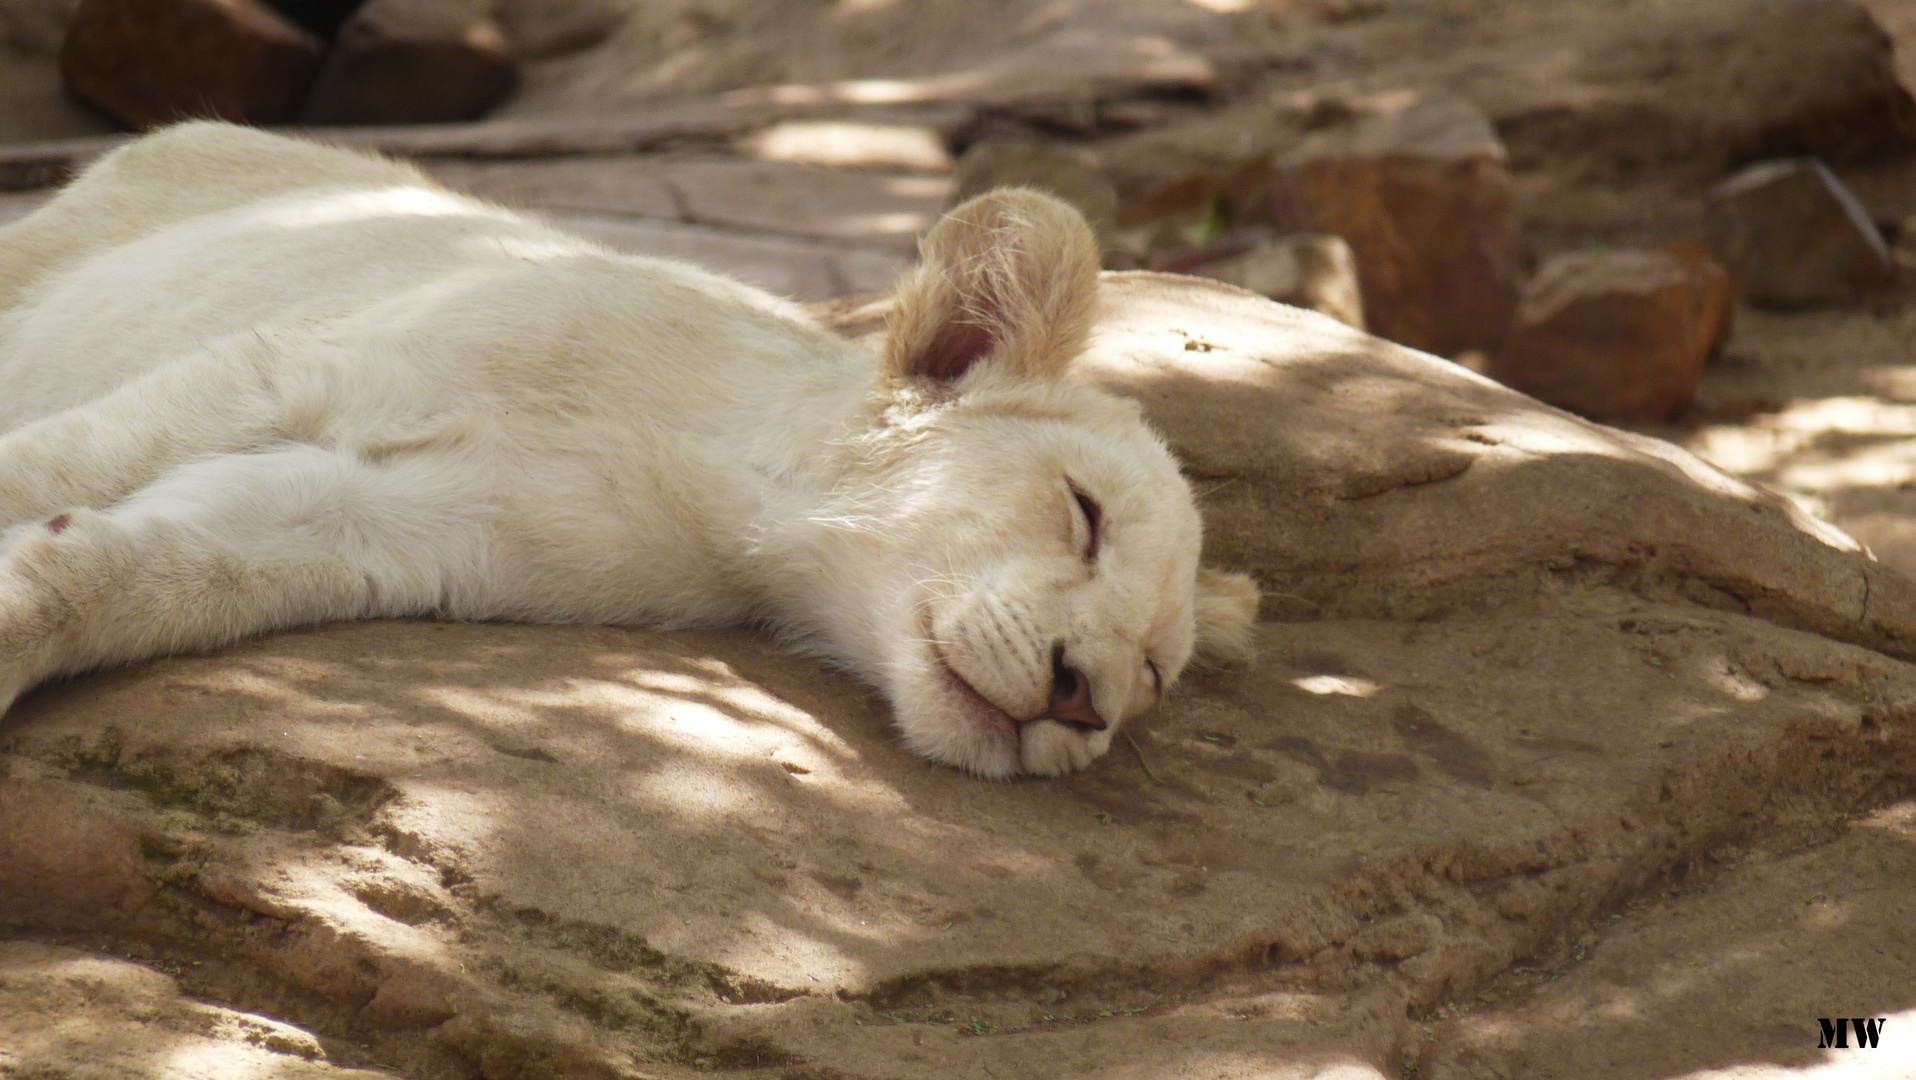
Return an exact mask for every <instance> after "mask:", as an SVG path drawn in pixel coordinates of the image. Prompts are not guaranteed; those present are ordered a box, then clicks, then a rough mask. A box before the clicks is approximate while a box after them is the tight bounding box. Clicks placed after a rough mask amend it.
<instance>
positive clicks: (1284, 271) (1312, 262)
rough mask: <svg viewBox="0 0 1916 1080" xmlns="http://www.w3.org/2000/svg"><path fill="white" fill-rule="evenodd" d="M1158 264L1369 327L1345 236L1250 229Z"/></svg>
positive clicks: (1157, 267) (1164, 258)
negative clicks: (1277, 234)
mask: <svg viewBox="0 0 1916 1080" xmlns="http://www.w3.org/2000/svg"><path fill="white" fill-rule="evenodd" d="M1152 269H1154V270H1166V271H1170V272H1172V273H1179V274H1193V275H1195V276H1197V277H1202V278H1209V279H1210V280H1212V281H1222V282H1224V283H1225V284H1226V285H1235V286H1237V287H1238V288H1240V289H1247V290H1249V291H1251V292H1254V293H1257V294H1258V295H1260V296H1268V297H1270V298H1271V299H1272V300H1276V301H1278V302H1279V303H1283V304H1290V305H1292V306H1293V307H1301V308H1308V309H1310V310H1311V311H1316V312H1320V313H1322V314H1325V315H1329V316H1330V317H1331V318H1333V319H1336V320H1337V321H1338V322H1341V323H1343V324H1344V325H1345V326H1351V327H1355V328H1357V329H1359V330H1362V329H1363V328H1364V301H1363V291H1362V289H1361V287H1360V286H1359V283H1358V280H1357V259H1356V257H1355V256H1354V255H1352V254H1351V248H1350V245H1349V244H1347V243H1345V242H1344V240H1343V238H1342V237H1338V236H1327V235H1325V234H1323V233H1292V234H1291V235H1289V236H1273V235H1271V234H1270V232H1269V231H1268V230H1262V229H1251V230H1245V231H1243V232H1240V233H1238V234H1236V235H1233V236H1228V237H1225V238H1224V239H1222V240H1220V241H1217V242H1215V243H1212V244H1208V245H1206V246H1204V247H1201V248H1195V249H1191V250H1187V251H1183V252H1174V253H1171V254H1169V255H1166V256H1162V257H1160V258H1158V259H1156V260H1154V261H1153V263H1152Z"/></svg>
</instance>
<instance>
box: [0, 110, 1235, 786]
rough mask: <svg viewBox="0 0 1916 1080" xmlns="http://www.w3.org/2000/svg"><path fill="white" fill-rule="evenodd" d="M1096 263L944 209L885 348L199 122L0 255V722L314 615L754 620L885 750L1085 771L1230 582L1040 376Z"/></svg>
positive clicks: (1068, 216)
mask: <svg viewBox="0 0 1916 1080" xmlns="http://www.w3.org/2000/svg"><path fill="white" fill-rule="evenodd" d="M1097 275H1098V268H1097V252H1096V250H1095V248H1094V246H1093V243H1092V240H1091V237H1090V234H1089V232H1088V231H1087V229H1086V228H1085V225H1084V223H1083V221H1082V220H1081V219H1080V218H1079V217H1078V216H1077V214H1076V213H1075V212H1073V211H1072V210H1070V209H1069V208H1067V207H1066V206H1065V205H1063V204H1062V203H1059V202H1057V201H1055V200H1053V199H1051V198H1049V197H1046V196H1043V195H1039V194H1036V193H1033V192H1029V191H1016V190H1012V191H1000V192H994V193H992V194H989V195H986V196H983V197H981V198H979V199H977V200H974V201H972V202H970V203H967V204H965V205H964V206H962V207H960V208H958V209H957V210H955V211H953V212H952V213H951V215H950V216H948V217H947V218H946V219H945V220H944V221H942V222H941V223H939V225H938V226H937V227H936V228H935V229H933V230H932V232H931V234H930V235H929V236H927V237H926V238H925V241H924V244H923V257H922V260H921V261H920V263H919V264H918V266H917V267H916V268H915V269H914V270H912V271H911V272H910V273H908V274H907V275H906V276H905V278H904V280H903V281H902V282H901V283H900V285H899V286H898V291H897V309H896V314H895V315H894V316H893V318H892V320H891V323H890V325H889V333H888V340H887V343H886V345H885V347H884V350H883V355H882V356H880V357H877V358H874V357H873V356H871V355H870V354H869V353H866V352H864V351H862V350H860V349H859V348H857V347H855V346H853V345H850V344H848V343H846V342H845V341H842V340H840V339H838V338H837V337H835V336H833V335H832V334H830V333H828V332H826V331H825V330H823V329H821V328H819V327H818V326H816V325H815V324H814V323H813V322H811V321H810V320H809V319H808V318H807V317H806V316H805V315H804V313H803V312H801V311H800V310H799V309H797V308H795V307H794V306H793V305H791V304H789V303H786V302H784V301H782V300H778V299H775V298H773V297H771V296H768V295H766V294H765V293H762V292H759V291H758V290H756V289H752V288H749V287H747V286H745V285H742V284H740V283H738V282H735V281H730V280H727V279H725V278H721V277H716V276H714V275H712V274H708V273H704V272H702V271H700V270H697V269H694V268H692V267H690V266H685V265H681V264H679V263H673V262H665V261H661V260H658V259H645V258H632V257H627V256H622V255H617V254H614V253H612V252H610V251H608V250H606V249H605V248H603V247H601V246H599V245H597V244H594V243H592V242H590V241H586V240H581V239H577V238H575V237H572V236H568V235H565V234H563V233H559V232H555V231H553V230H552V229H549V228H546V227H544V226H542V225H540V224H537V223H535V222H533V221H530V220H527V219H525V218H523V217H520V216H518V215H516V214H513V213H511V212H508V211H506V210H504V209H501V208H499V207H496V206H491V205H488V204H486V203H483V202H479V201H476V200H473V199H470V198H465V197H463V196H459V195H455V194H452V193H450V192H448V191H446V190H444V189H442V188H439V187H437V186H435V185H434V184H432V183H431V182H430V181H428V180H426V179H425V178H424V177H423V176H422V175H421V174H420V173H419V172H418V171H417V170H415V169H413V168H411V167H410V166H407V165H402V164H397V163H395V162H391V161H386V160H381V159H377V158H372V157H367V156H363V155H359V154H354V153H349V152H345V151H341V150H335V149H326V148H323V147H319V146H315V145H312V144H309V143H304V142H299V141H295V140H290V139H285V138H280V137H276V136H271V135H266V134H262V133H260V132H256V131H251V130H246V129H242V128H237V127H230V126H225V125H220V124H211V123H194V124H185V125H181V126H179V127H175V128H171V129H169V130H166V131H163V132H161V133H159V134H156V135H153V136H151V137H149V138H146V139H143V140H140V141H138V142H136V143H133V144H131V145H129V146H127V147H125V148H123V149H121V150H119V151H117V152H115V153H113V154H111V155H109V156H107V157H106V158H105V159H103V160H102V161H100V162H99V163H98V164H97V165H95V166H93V167H92V168H91V169H89V170H88V171H87V172H86V173H85V174H84V175H83V176H81V177H80V178H79V179H78V180H77V181H75V182H74V183H73V184H72V185H71V186H69V187H68V188H67V189H66V190H65V191H64V192H63V193H61V194H60V195H59V196H58V197H57V198H55V199H54V200H53V201H52V202H50V203H49V204H48V205H46V206H45V207H43V208H42V209H40V210H39V211H38V212H37V213H35V214H33V215H32V216H30V217H27V218H25V219H23V220H21V221H19V222H17V223H15V224H13V225H11V226H8V227H6V228H3V229H0V433H3V434H0V530H4V531H0V711H4V710H5V709H6V707H7V706H8V705H10V704H11V703H12V702H13V701H14V700H15V699H16V698H18V697H19V695H20V694H22V693H24V692H25V691H26V690H28V689H30V688H32V687H33V686H34V685H35V684H37V683H39V682H41V681H43V680H45V679H47V678H50V677H52V676H56V675H60V674H64V673H71V672H78V671H84V670H87V669H90V668H94V667H97V666H100V665H103V664H115V663H123V662H126V661H131V660H137V659H140V658H142V657H150V656H155V655H159V654H164V653H171V652H176V651H180V650H191V649H206V648H211V647H214V646H218V645H221V644H223V643H226V642H231V641H233V640H235V639H238V638H241V637H244V636H246V635H250V634H258V633H261V632H263V631H267V630H272V629H275V628H280V627H290V626H298V625H302V624H310V623H317V622H321V621H325V620H332V619H365V618H376V617H381V616H401V615H438V616H442V617H445V618H452V619H516V620H534V621H549V622H603V623H634V624H648V625H652V626H690V625H706V626H711V625H725V624H739V623H755V624H759V625H764V626H768V627H771V628H773V629H775V630H777V631H779V632H781V633H783V634H785V635H787V636H788V637H790V638H792V639H794V640H795V641H797V642H799V643H800V644H801V645H802V646H803V647H804V648H807V649H809V650H811V651H814V652H817V653H820V654H822V655H824V656H827V657H830V658H832V659H834V660H836V661H838V662H841V663H843V664H845V665H846V666H848V667H850V668H851V669H852V670H854V671H855V672H857V673H858V674H859V675H861V676H862V677H864V678H865V679H866V680H868V681H870V682H871V683H873V684H875V685H877V686H878V687H880V688H882V689H883V690H884V692H885V693H886V695H887V696H888V697H889V698H890V700H891V703H892V705H893V708H894V710H895V712H896V715H897V723H898V727H899V729H900V731H901V732H902V733H903V735H904V739H905V741H906V742H907V743H908V744H909V745H910V746H911V747H912V748H913V749H914V750H916V751H917V752H918V753H920V754H922V755H924V756H925V757H928V758H931V759H932V760H934V761H940V762H945V763H948V764H951V765H956V766H958V767H960V768H964V769H969V770H970V771H972V772H974V773H976V774H978V775H980V776H987V777H1004V776H1010V775H1013V774H1016V773H1018V772H1021V771H1022V772H1027V773H1035V774H1039V775H1047V776H1049V775H1057V774H1061V773H1065V772H1068V771H1070V770H1073V769H1079V768H1083V767H1084V766H1085V765H1086V764H1087V763H1089V762H1090V761H1091V760H1092V759H1093V758H1095V757H1097V756H1098V755H1099V754H1102V753H1103V752H1104V751H1105V750H1106V749H1107V748H1108V747H1109V746H1110V745H1111V738H1112V735H1113V733H1114V732H1116V730H1117V728H1118V725H1119V724H1121V723H1123V722H1124V721H1125V720H1126V719H1127V718H1129V717H1131V716H1132V715H1134V714H1136V713H1138V712H1139V711H1140V710H1143V709H1145V708H1148V707H1149V706H1151V705H1152V704H1153V703H1154V702H1156V701H1157V700H1158V699H1159V698H1161V697H1162V696H1163V695H1164V693H1165V692H1166V691H1167V690H1169V689H1170V687H1171V685H1172V683H1173V682H1175V681H1176V679H1177V677H1178V674H1179V672H1180V671H1182V670H1183V669H1184V667H1185V664H1186V663H1187V661H1189V660H1190V659H1191V657H1192V653H1193V649H1194V647H1195V648H1209V649H1211V650H1213V651H1216V652H1220V653H1232V652H1239V651H1242V650H1243V649H1244V647H1245V642H1246V640H1247V637H1248V634H1249V627H1250V621H1251V619H1252V616H1253V609H1254V606H1255V601H1256V594H1255V590H1254V589H1252V587H1251V586H1250V583H1249V582H1248V580H1246V579H1244V578H1242V577H1237V576H1228V575H1222V574H1214V573H1211V572H1208V571H1200V570H1199V569H1198V542H1199V522H1198V515H1197V511H1196V509H1195V508H1194V506H1193V503H1192V498H1191V492H1190V490H1189V489H1188V488H1187V487H1186V485H1185V483H1184V482H1183V480H1182V479H1181V478H1180V477H1179V475H1178V471H1177V467H1176V465H1175V464H1174V463H1173V462H1172V459H1171V456H1170V455H1169V454H1168V453H1167V452H1166V450H1165V448H1164V446H1163V444H1162V443H1161V442H1160V441H1159V440H1158V439H1157V438H1156V437H1155V436H1154V435H1153V434H1152V433H1151V432H1150V431H1149V430H1147V429H1146V427H1145V425H1144V423H1143V422H1142V420H1141V418H1140V414H1139V410H1138V409H1137V408H1136V407H1135V406H1134V405H1133V404H1131V403H1129V402H1126V401H1123V400H1120V399H1117V398H1115V397H1112V396H1109V395H1107V394H1104V393H1102V392H1099V391H1097V390H1094V389H1091V388H1089V387H1086V386H1083V385H1079V384H1076V383H1073V382H1071V381H1068V380H1067V379H1066V378H1065V369H1066V368H1067V367H1068V366H1069V365H1070V363H1071V360H1072V358H1073V357H1074V356H1075V355H1077V354H1078V353H1079V351H1080V350H1081V349H1082V348H1083V346H1084V343H1085V338H1086V335H1087V333H1088V331H1089V328H1090V325H1091V322H1092V318H1093V313H1094V308H1095V300H1096V294H1097V288H1098V277H1097Z"/></svg>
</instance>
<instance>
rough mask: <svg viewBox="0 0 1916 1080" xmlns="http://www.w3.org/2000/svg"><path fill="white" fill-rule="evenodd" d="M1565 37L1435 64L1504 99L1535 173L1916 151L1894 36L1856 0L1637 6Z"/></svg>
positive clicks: (1508, 136) (1448, 81)
mask: <svg viewBox="0 0 1916 1080" xmlns="http://www.w3.org/2000/svg"><path fill="white" fill-rule="evenodd" d="M1659 9H1660V10H1659ZM1554 45H1555V47H1542V48H1540V47H1539V43H1538V42H1536V41H1535V40H1526V41H1520V42H1513V43H1512V44H1511V45H1509V46H1507V47H1506V48H1504V49H1502V50H1493V51H1491V52H1489V53H1475V54H1466V55H1464V56H1461V57H1459V58H1458V59H1457V60H1456V61H1455V63H1454V66H1448V67H1444V68H1443V69H1442V70H1441V71H1440V72H1439V73H1437V74H1436V78H1438V79H1439V80H1440V81H1441V83H1442V84H1443V85H1445V86H1447V87H1449V88H1450V89H1452V90H1454V91H1455V92H1457V93H1461V94H1464V95H1465V96H1467V97H1469V98H1471V99H1472V100H1473V101H1479V102H1482V103H1484V105H1485V107H1486V108H1490V109H1492V110H1493V119H1495V121H1496V123H1497V130H1498V131H1499V132H1501V133H1502V135H1503V137H1504V139H1505V141H1506V142H1507V143H1508V144H1509V146H1510V149H1511V152H1512V154H1513V155H1514V158H1515V161H1516V164H1517V166H1518V167H1519V168H1521V169H1529V168H1534V167H1539V166H1545V165H1548V166H1551V167H1554V168H1559V169H1561V168H1564V167H1566V166H1570V167H1575V168H1577V169H1579V171H1583V172H1586V173H1588V174H1590V175H1595V176H1619V175H1620V176H1628V175H1630V174H1631V173H1633V172H1636V171H1639V170H1641V169H1642V168H1643V167H1644V166H1646V165H1650V166H1670V165H1676V166H1679V167H1682V166H1689V167H1692V168H1695V169H1697V170H1699V171H1708V172H1711V173H1715V172H1720V171H1722V170H1724V169H1726V168H1729V167H1731V166H1733V165H1735V164H1738V163H1741V162H1747V161H1753V160H1757V159H1760V158H1766V157H1782V156H1789V155H1808V154H1814V155H1816V156H1819V157H1823V158H1825V159H1827V160H1830V161H1837V162H1851V161H1861V160H1868V159H1873V158H1882V157H1887V156H1893V155H1896V154H1899V153H1906V152H1908V151H1909V150H1911V149H1916V102H1913V101H1912V100H1911V97H1910V93H1909V91H1908V90H1907V89H1905V88H1904V87H1903V85H1902V84H1901V83H1900V82H1899V81H1898V79H1897V74H1896V56H1895V46H1894V44H1893V43H1892V41H1891V40H1890V36H1889V35H1888V34H1887V33H1885V32H1884V30H1883V28H1882V26H1881V25H1879V24H1878V23H1877V21H1876V20H1875V19H1874V18H1873V17H1872V16H1871V14H1870V12H1869V9H1868V8H1866V7H1865V6H1864V5H1863V4H1860V3H1857V2H1855V0H1709V2H1707V3H1675V4H1660V5H1649V6H1637V7H1634V8H1632V9H1630V10H1629V12H1628V13H1627V14H1624V13H1622V12H1620V13H1619V16H1618V18H1617V19H1616V20H1615V23H1614V24H1613V26H1611V27H1609V28H1605V29H1598V30H1592V29H1590V28H1587V27H1586V28H1580V29H1579V30H1578V31H1576V32H1574V35H1573V36H1571V37H1569V38H1566V39H1564V40H1562V41H1560V42H1557V43H1554Z"/></svg>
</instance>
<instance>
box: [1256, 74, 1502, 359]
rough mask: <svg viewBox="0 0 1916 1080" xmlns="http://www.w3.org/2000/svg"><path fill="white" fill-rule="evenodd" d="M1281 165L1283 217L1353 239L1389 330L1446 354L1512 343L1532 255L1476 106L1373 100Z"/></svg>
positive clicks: (1397, 97)
mask: <svg viewBox="0 0 1916 1080" xmlns="http://www.w3.org/2000/svg"><path fill="white" fill-rule="evenodd" d="M1276 169H1277V177H1276V180H1277V183H1276V190H1275V194H1274V196H1273V198H1274V200H1275V201H1274V204H1273V208H1272V213H1271V217H1272V220H1273V221H1274V222H1275V223H1276V225H1277V227H1278V228H1280V229H1283V230H1287V231H1308V232H1321V233H1330V234H1333V235H1336V236H1341V237H1343V238H1344V240H1345V241H1346V242H1348V243H1349V244H1350V246H1351V250H1352V251H1353V252H1354V253H1355V255H1356V258H1357V276H1358V280H1359V281H1360V282H1361V283H1362V286H1363V297H1364V301H1363V302H1364V312H1365V316H1366V318H1367V320H1368V321H1369V324H1370V328H1371V330H1373V331H1374V332H1375V333H1377V334H1378V335H1379V336H1380V337H1385V338H1389V339H1390V340H1392V341H1396V342H1400V343H1402V344H1405V345H1409V346H1411V347H1412V348H1416V349H1423V350H1426V351H1428V352H1434V353H1437V354H1439V355H1443V356H1453V355H1456V354H1458V353H1461V352H1464V351H1466V350H1471V349H1486V350H1488V349H1494V348H1495V347H1496V346H1497V345H1499V344H1501V343H1502V341H1503V337H1504V333H1505V331H1506V330H1507V329H1508V328H1509V326H1510V320H1511V318H1512V317H1513V316H1514V315H1515V314H1516V309H1517V295H1518V286H1519V282H1520V280H1521V277H1520V275H1521V271H1522V265H1521V253H1520V252H1519V250H1518V246H1517V230H1516V225H1515V222H1514V220H1513V219H1512V217H1511V209H1510V177H1509V174H1508V173H1507V172H1506V171H1505V168H1504V151H1503V146H1502V144H1501V143H1499V142H1498V140H1497V136H1496V133H1495V132H1494V131H1492V130H1491V127H1490V124H1489V122H1488V121H1487V120H1485V119H1484V117H1483V115H1482V114H1481V113H1479V112H1478V111H1477V110H1476V109H1475V108H1474V107H1473V106H1471V105H1470V104H1468V103H1466V102H1464V101H1463V100H1461V99H1459V98H1454V97H1447V96H1441V95H1420V94H1408V93H1406V94H1393V95H1386V96H1381V97H1376V98H1371V99H1367V100H1364V101H1361V102H1358V103H1357V105H1356V106H1355V107H1353V109H1352V110H1351V111H1350V112H1349V113H1347V114H1346V115H1345V117H1344V118H1342V119H1339V120H1338V121H1337V122H1332V123H1327V124H1326V125H1325V126H1323V127H1321V128H1320V129H1318V130H1316V131H1314V132H1312V133H1311V134H1309V135H1308V136H1306V137H1305V138H1304V139H1303V140H1302V141H1300V142H1299V143H1297V144H1296V145H1294V146H1292V147H1291V148H1290V149H1289V150H1286V151H1284V152H1283V153H1281V154H1280V155H1279V156H1278V159H1277V165H1276Z"/></svg>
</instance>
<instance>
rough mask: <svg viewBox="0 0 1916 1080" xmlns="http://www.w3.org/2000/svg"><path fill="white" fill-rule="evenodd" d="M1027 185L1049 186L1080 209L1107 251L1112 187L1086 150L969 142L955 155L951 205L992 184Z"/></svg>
mask: <svg viewBox="0 0 1916 1080" xmlns="http://www.w3.org/2000/svg"><path fill="white" fill-rule="evenodd" d="M1001 187H1029V188H1036V189H1038V190H1039V191H1045V192H1050V193H1051V194H1053V195H1056V196H1057V197H1058V198H1060V199H1063V200H1064V201H1065V202H1068V203H1070V204H1071V205H1072V206H1075V207H1077V208H1078V212H1079V213H1081V214H1083V215H1084V219H1085V221H1087V222H1089V223H1090V225H1091V231H1092V232H1094V233H1096V234H1097V237H1098V246H1099V247H1100V248H1101V249H1102V250H1103V251H1104V252H1105V253H1106V254H1107V255H1108V254H1109V253H1110V252H1111V250H1112V244H1113V236H1112V229H1113V227H1114V226H1115V225H1116V223H1117V213H1118V192H1117V189H1116V188H1115V187H1113V186H1112V185H1111V179H1110V178H1109V177H1107V176H1106V175H1105V174H1104V172H1103V171H1102V170H1100V169H1099V168H1098V165H1097V162H1096V161H1095V160H1094V159H1093V158H1092V157H1090V156H1089V155H1088V154H1085V153H1082V152H1080V151H1075V150H1070V149H1066V148H1064V147H1058V146H1050V145H1047V144H1045V143H1041V142H1037V141H1035V140H1031V139H1018V138H995V139H985V140H982V141H980V142H977V143H973V144H972V145H971V146H970V147H969V148H968V149H966V150H965V152H964V154H963V155H962V156H961V157H959V159H958V175H957V186H956V187H955V188H954V189H953V190H952V193H951V205H953V206H956V205H958V204H959V203H961V202H964V201H965V200H966V199H970V198H972V197H974V196H977V195H982V194H984V193H985V192H987V191H990V190H991V189H993V188H1001Z"/></svg>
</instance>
